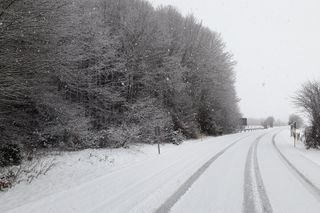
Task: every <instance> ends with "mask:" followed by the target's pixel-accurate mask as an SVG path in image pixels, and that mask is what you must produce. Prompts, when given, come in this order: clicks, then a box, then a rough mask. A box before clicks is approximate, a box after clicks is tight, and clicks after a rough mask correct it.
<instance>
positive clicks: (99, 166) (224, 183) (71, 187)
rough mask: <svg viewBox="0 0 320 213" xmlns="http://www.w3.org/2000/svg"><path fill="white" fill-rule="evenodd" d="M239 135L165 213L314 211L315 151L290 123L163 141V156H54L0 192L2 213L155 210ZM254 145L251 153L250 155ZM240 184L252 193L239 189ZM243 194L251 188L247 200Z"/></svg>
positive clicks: (318, 174) (147, 151)
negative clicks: (43, 171) (32, 176)
mask: <svg viewBox="0 0 320 213" xmlns="http://www.w3.org/2000/svg"><path fill="white" fill-rule="evenodd" d="M277 133H278V134H277ZM263 134H265V135H264V136H262V137H261V139H260V140H259V141H257V140H256V139H257V138H258V137H259V136H261V135H263ZM275 134H277V136H276V137H275V144H276V145H277V147H279V149H280V151H281V152H282V153H283V155H284V156H285V157H286V158H287V159H288V160H289V161H290V162H291V163H292V165H294V167H295V168H296V169H297V170H298V171H299V172H301V174H303V175H304V176H305V177H306V178H307V179H308V180H309V181H310V182H311V183H312V184H314V187H310V184H309V185H308V184H307V183H305V180H303V179H301V177H300V176H299V175H297V173H296V172H295V171H294V170H293V169H292V168H291V167H290V166H288V165H287V163H286V161H285V160H283V158H282V157H281V156H280V155H279V153H278V152H277V150H276V149H275V147H274V146H273V144H272V136H274V135H275ZM244 137H245V138H244ZM239 139H241V140H240V141H239V142H237V143H236V144H234V145H233V146H231V147H230V148H229V149H228V150H226V151H225V152H224V153H223V154H222V155H221V156H220V157H218V158H217V159H215V160H214V161H213V162H212V164H211V165H210V166H209V167H208V168H207V170H205V171H204V173H203V174H202V175H200V177H199V178H198V179H197V180H196V181H195V182H194V183H193V184H192V185H191V186H190V188H189V190H188V191H187V192H186V193H184V194H183V195H182V197H181V198H180V199H179V200H178V201H177V202H176V203H175V205H174V206H173V207H172V208H171V212H183V213H185V212H186V213H187V212H204V213H206V212H235V213H236V212H241V211H244V209H248V208H249V209H250V208H251V207H252V206H253V207H252V208H253V209H255V210H254V211H255V212H262V209H261V208H262V207H263V206H264V205H267V204H268V202H267V201H266V200H269V204H270V206H271V209H272V210H273V212H285V213H286V212H289V213H294V212H299V213H300V212H310V213H311V212H319V211H320V194H318V193H317V188H320V152H319V151H317V150H305V149H304V147H303V145H302V144H298V145H297V147H296V148H294V147H293V143H292V139H291V138H290V137H289V130H288V128H273V129H269V130H258V131H254V132H246V133H240V134H234V135H227V136H222V137H216V138H206V139H204V140H196V141H188V142H185V143H183V144H182V145H180V146H175V145H164V146H162V147H161V149H162V150H161V151H162V153H161V155H158V154H157V147H156V146H155V145H154V146H152V145H137V146H133V147H131V148H130V149H118V150H85V151H81V152H74V153H63V154H62V155H60V156H54V158H55V159H56V160H55V161H56V163H57V165H56V166H55V167H54V168H53V169H52V170H50V171H49V172H48V173H47V175H45V176H40V177H39V178H38V179H36V180H35V181H34V182H32V183H31V184H26V183H21V184H19V185H17V186H16V187H14V188H13V189H11V190H10V191H8V192H5V193H0V212H1V213H5V212H12V213H13V212H21V213H31V212H32V213H36V212H39V213H47V212H50V213H51V212H52V213H53V212H57V213H58V212H59V213H60V212H66V213H72V212H77V213H78V212H79V213H82V212H85V213H87V212H97V213H101V212H103V213H105V212H112V213H113V212H123V213H126V212H139V213H140V212H154V211H156V210H157V209H158V208H159V207H160V206H161V205H162V204H163V203H165V202H166V201H167V200H168V198H170V197H171V195H172V194H174V193H175V192H176V191H177V190H178V189H179V187H180V186H181V185H182V184H183V183H185V182H186V181H187V180H188V179H189V177H190V176H192V175H193V174H194V173H195V172H196V171H197V170H198V169H199V168H200V167H201V166H202V165H204V164H205V163H206V162H207V161H208V160H209V159H211V158H212V157H213V156H214V155H215V154H217V153H219V152H220V151H221V150H223V149H224V148H225V147H227V146H228V145H230V144H232V143H233V142H234V141H236V140H239ZM255 143H257V144H256V152H254V151H253V152H252V155H248V152H249V149H250V147H254V146H253V145H254V144H255ZM253 150H254V149H253ZM255 155H256V162H255ZM248 156H249V157H248ZM49 158H53V156H52V157H49ZM246 167H248V168H249V170H248V168H247V169H246ZM256 167H259V168H258V169H257V168H256ZM257 173H259V174H260V175H261V180H262V181H263V186H261V183H260V182H259V179H257V178H256V176H258V175H257ZM248 180H249V182H248ZM245 182H246V183H249V185H250V190H244V185H245V184H244V183H245ZM259 183H260V185H259ZM263 189H264V190H263ZM244 191H245V192H244ZM247 191H249V192H250V191H252V195H250V196H251V197H252V199H251V197H250V196H249V195H248V194H247ZM245 197H246V198H250V199H251V200H252V202H253V203H252V206H251V204H250V202H249V201H244V200H246V199H244V198H245ZM266 197H267V198H268V199H265V198H266ZM250 199H249V200H250ZM265 212H270V209H269V210H268V211H265Z"/></svg>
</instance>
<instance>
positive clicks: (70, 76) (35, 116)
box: [0, 0, 240, 149]
mask: <svg viewBox="0 0 320 213" xmlns="http://www.w3.org/2000/svg"><path fill="white" fill-rule="evenodd" d="M0 7H1V11H0V46H1V50H0V81H1V82H0V129H1V131H0V134H1V135H0V142H1V144H8V143H9V144H18V145H19V146H20V147H23V148H27V149H30V148H39V147H64V148H70V149H76V148H85V147H104V146H125V145H126V144H127V143H128V142H145V143H152V141H153V129H154V127H155V126H156V125H159V126H160V127H161V129H162V138H163V140H164V141H165V142H179V141H180V140H181V139H182V138H184V137H186V138H196V137H198V136H199V134H201V133H204V134H208V135H217V134H220V133H222V132H223V133H228V132H232V131H233V130H234V129H235V127H236V126H237V123H238V122H237V121H238V119H239V116H240V114H239V110H238V106H237V102H238V100H237V97H236V92H235V88H234V81H235V77H234V72H233V65H234V61H233V59H232V57H231V55H230V54H229V53H228V52H226V50H225V45H224V43H223V42H222V40H221V38H220V36H219V35H218V34H217V33H215V32H212V31H210V30H209V29H208V28H206V27H203V26H202V25H201V23H199V22H198V21H197V20H196V19H195V18H194V17H193V16H191V15H190V16H187V17H183V16H182V15H181V14H180V13H179V12H177V10H176V9H174V8H172V7H160V8H157V9H154V8H153V7H152V6H151V5H150V4H149V3H148V2H146V1H141V0H92V1H87V0H74V1H67V0H62V1H61V0H59V1H58V0H36V1H35V0H23V1H19V0H2V1H1V5H0Z"/></svg>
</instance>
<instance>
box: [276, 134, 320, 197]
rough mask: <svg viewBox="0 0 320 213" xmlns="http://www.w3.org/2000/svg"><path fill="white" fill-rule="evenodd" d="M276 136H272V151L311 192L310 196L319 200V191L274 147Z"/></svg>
mask: <svg viewBox="0 0 320 213" xmlns="http://www.w3.org/2000/svg"><path fill="white" fill-rule="evenodd" d="M277 135H278V133H277V134H274V135H273V137H272V145H273V147H274V149H275V150H276V151H277V153H278V154H279V156H280V158H281V160H282V161H283V162H284V163H285V164H286V166H287V167H288V168H289V169H290V171H291V172H292V173H293V174H294V175H295V176H296V177H297V178H298V179H299V180H300V182H301V183H302V184H303V185H304V187H306V188H307V189H308V190H309V191H311V194H313V195H314V196H315V197H316V199H318V200H320V189H319V188H318V187H317V186H316V185H315V184H314V183H312V181H311V180H309V179H308V178H307V177H306V176H305V175H304V174H303V173H302V172H300V171H299V170H298V169H297V168H296V167H295V166H294V165H293V164H292V163H291V162H290V161H289V160H288V158H287V157H286V156H285V155H284V154H283V153H282V152H281V151H280V149H279V147H278V146H277V145H276V140H275V138H276V136H277Z"/></svg>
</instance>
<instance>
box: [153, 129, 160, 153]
mask: <svg viewBox="0 0 320 213" xmlns="http://www.w3.org/2000/svg"><path fill="white" fill-rule="evenodd" d="M154 133H155V135H156V138H157V141H158V154H159V155H160V126H156V127H155V128H154Z"/></svg>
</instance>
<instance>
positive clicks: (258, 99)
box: [149, 0, 320, 121]
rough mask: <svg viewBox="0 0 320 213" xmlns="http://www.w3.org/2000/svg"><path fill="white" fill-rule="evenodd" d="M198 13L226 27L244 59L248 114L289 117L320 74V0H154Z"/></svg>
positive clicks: (230, 44)
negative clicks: (298, 94)
mask: <svg viewBox="0 0 320 213" xmlns="http://www.w3.org/2000/svg"><path fill="white" fill-rule="evenodd" d="M149 1H150V2H151V3H153V4H154V5H155V6H158V5H160V4H163V5H173V6H175V7H176V8H177V9H178V10H179V11H180V12H181V13H183V14H184V15H186V14H188V13H193V14H194V15H195V17H197V18H198V19H199V20H202V23H203V25H205V26H208V27H209V28H211V29H212V30H214V31H216V32H218V33H221V35H222V37H223V39H224V41H225V43H226V45H227V49H228V51H230V52H231V53H233V55H234V59H235V60H236V61H237V62H238V64H237V65H236V67H235V71H236V75H237V83H236V88H237V93H238V96H239V98H240V99H241V102H240V108H241V111H242V113H243V114H244V116H246V117H256V118H262V117H266V116H268V115H273V116H274V117H275V118H280V119H282V120H283V121H287V118H288V116H289V114H290V113H293V112H296V111H297V110H296V109H295V108H294V106H293V105H292V103H291V97H292V96H293V94H294V92H295V91H296V90H297V89H299V88H300V86H301V84H302V83H303V82H305V81H308V80H313V79H317V80H319V79H320V58H319V56H320V40H319V39H320V0H149Z"/></svg>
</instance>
